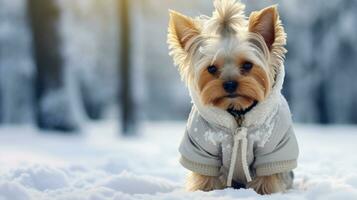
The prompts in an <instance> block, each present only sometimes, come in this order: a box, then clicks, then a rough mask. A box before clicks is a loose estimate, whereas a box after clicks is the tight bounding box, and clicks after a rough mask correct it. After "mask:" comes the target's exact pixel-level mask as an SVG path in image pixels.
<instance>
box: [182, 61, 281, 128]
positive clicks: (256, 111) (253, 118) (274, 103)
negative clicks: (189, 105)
mask: <svg viewBox="0 0 357 200" xmlns="http://www.w3.org/2000/svg"><path fill="white" fill-rule="evenodd" d="M284 77H285V70H284V66H283V65H282V66H281V67H280V70H279V71H278V72H277V76H276V81H275V84H274V86H273V88H272V90H271V92H270V94H269V95H268V97H267V98H266V99H265V100H264V101H262V102H259V103H258V104H257V105H256V106H255V107H254V108H253V109H252V110H250V111H249V112H248V113H246V114H245V115H244V121H243V124H242V126H243V127H250V126H259V125H262V124H264V123H265V122H266V121H267V120H268V119H269V117H270V116H272V115H273V114H274V113H275V112H276V111H277V109H278V107H279V105H280V103H281V90H282V87H283V82H284ZM189 92H190V95H191V98H192V102H193V104H194V106H195V107H196V109H197V111H198V112H199V114H200V115H201V116H202V117H203V118H204V119H205V120H206V121H207V122H208V123H210V124H213V125H216V126H221V127H224V128H227V129H230V130H232V131H235V129H237V128H238V124H237V122H236V120H235V119H234V117H233V116H232V115H231V114H230V113H228V112H227V111H225V110H222V109H220V108H217V107H214V106H211V105H203V104H202V102H201V100H200V96H199V91H198V88H197V87H196V86H195V84H193V83H192V82H191V83H190V84H189Z"/></svg>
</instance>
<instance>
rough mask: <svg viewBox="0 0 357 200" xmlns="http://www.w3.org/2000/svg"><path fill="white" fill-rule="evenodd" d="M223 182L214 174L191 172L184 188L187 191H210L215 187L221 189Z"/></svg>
mask: <svg viewBox="0 0 357 200" xmlns="http://www.w3.org/2000/svg"><path fill="white" fill-rule="evenodd" d="M223 188H224V184H223V183H222V181H221V180H220V179H219V177H215V176H204V175H201V174H197V173H194V172H192V173H191V174H189V176H188V178H187V183H186V189H187V190H188V191H197V190H202V191H211V190H217V189H223Z"/></svg>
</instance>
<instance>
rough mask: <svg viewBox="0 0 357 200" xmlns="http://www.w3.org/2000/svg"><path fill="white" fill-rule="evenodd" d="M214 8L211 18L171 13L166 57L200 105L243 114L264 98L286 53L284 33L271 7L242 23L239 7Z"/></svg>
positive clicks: (227, 0)
mask: <svg viewBox="0 0 357 200" xmlns="http://www.w3.org/2000/svg"><path fill="white" fill-rule="evenodd" d="M215 7H216V10H215V12H214V13H213V16H212V17H211V18H208V17H201V18H197V19H191V18H189V17H186V16H184V15H181V14H179V13H177V12H174V11H171V18H170V25H169V39H168V43H169V45H170V49H171V55H172V56H173V57H174V61H175V63H176V64H177V65H179V68H180V72H181V75H182V77H183V79H184V80H186V81H187V84H193V85H194V86H195V88H196V89H197V91H198V93H199V95H200V97H201V101H202V103H203V104H206V105H213V106H216V107H219V108H221V109H224V110H229V109H230V110H231V109H233V110H237V111H244V110H246V109H249V108H250V107H252V106H253V105H255V104H256V103H258V102H260V101H263V100H264V99H265V98H266V97H267V96H268V95H269V92H270V90H271V88H272V86H273V84H274V78H275V73H276V71H277V70H278V68H279V67H281V65H282V62H283V58H284V54H285V52H286V50H285V48H284V45H285V43H286V39H285V38H286V36H285V32H284V29H283V27H282V26H281V22H280V20H279V15H278V12H277V9H276V7H269V8H265V9H263V10H261V11H258V12H253V13H252V14H251V15H250V17H249V20H248V21H247V20H246V18H245V16H244V14H243V10H244V5H243V4H241V3H240V2H238V3H237V2H235V1H234V0H216V1H215Z"/></svg>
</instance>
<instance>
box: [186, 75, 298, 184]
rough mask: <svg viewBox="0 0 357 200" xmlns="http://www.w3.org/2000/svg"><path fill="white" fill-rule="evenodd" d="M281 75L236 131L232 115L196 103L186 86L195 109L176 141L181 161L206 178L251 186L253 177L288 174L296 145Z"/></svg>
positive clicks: (195, 96) (295, 164) (292, 167)
mask: <svg viewBox="0 0 357 200" xmlns="http://www.w3.org/2000/svg"><path fill="white" fill-rule="evenodd" d="M283 78H284V71H282V72H281V73H280V74H279V75H278V78H277V82H276V84H275V86H274V87H273V90H272V92H271V94H270V95H269V97H268V98H267V99H266V100H265V101H263V102H260V103H258V104H257V105H256V106H255V107H254V108H253V109H252V110H251V111H249V112H248V113H247V114H245V116H244V120H243V123H242V126H240V127H238V125H237V123H236V122H235V120H234V118H233V116H231V115H230V114H229V113H228V112H226V111H223V110H220V109H218V108H214V107H207V106H204V105H202V104H200V102H199V101H198V95H197V93H195V90H194V88H190V92H191V97H192V99H193V102H194V105H193V107H192V111H191V113H190V117H189V119H188V122H187V127H186V132H185V135H184V138H183V140H182V142H181V145H180V148H179V151H180V153H181V155H182V156H181V159H180V163H181V164H182V165H183V166H184V167H185V168H187V169H189V170H191V171H193V172H196V173H199V174H202V175H206V176H221V177H224V178H225V180H226V181H227V185H228V186H230V184H231V180H232V179H233V180H235V181H237V182H240V183H244V184H245V183H247V182H250V181H251V179H252V177H254V176H267V175H272V174H276V173H283V172H289V171H291V170H292V169H294V168H295V167H296V166H297V158H298V145H297V141H296V137H295V134H294V130H293V127H292V120H291V114H290V110H289V107H288V104H287V102H286V100H285V98H284V97H283V96H282V95H281V92H280V91H281V87H282V82H283Z"/></svg>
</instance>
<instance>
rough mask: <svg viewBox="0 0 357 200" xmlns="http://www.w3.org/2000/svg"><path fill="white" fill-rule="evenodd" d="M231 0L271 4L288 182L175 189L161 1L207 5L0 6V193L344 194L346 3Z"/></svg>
mask: <svg viewBox="0 0 357 200" xmlns="http://www.w3.org/2000/svg"><path fill="white" fill-rule="evenodd" d="M242 1H243V2H244V3H247V13H249V12H250V11H253V10H257V9H261V8H263V7H265V6H268V5H273V4H278V5H279V11H280V14H281V18H282V20H283V24H284V26H285V28H286V31H287V34H288V45H287V48H288V51H289V52H288V54H287V58H286V65H285V66H286V77H285V84H284V88H283V93H284V95H285V96H286V98H287V100H288V103H289V106H290V108H291V111H292V115H293V120H294V122H295V126H294V127H295V132H296V136H297V139H298V142H299V148H300V156H299V160H298V162H299V164H298V168H297V169H296V170H295V171H294V172H295V177H296V179H295V183H294V186H293V189H291V190H289V191H288V192H286V193H278V194H273V195H268V196H261V195H258V194H256V193H255V192H254V191H253V190H252V189H240V190H234V189H225V190H217V191H212V192H186V191H185V190H184V182H185V177H186V175H187V173H188V171H187V170H186V169H185V168H183V167H182V166H181V165H180V164H179V162H178V159H179V156H180V154H179V152H178V146H179V143H180V142H181V139H182V136H183V133H184V130H185V126H186V120H187V117H188V115H189V112H190V109H191V103H190V102H191V100H190V97H189V95H188V91H187V88H186V87H185V85H184V83H183V82H182V81H181V80H180V77H179V74H178V73H177V69H176V68H175V67H174V66H173V63H172V59H171V58H170V57H169V56H168V49H167V44H166V34H167V24H168V9H174V10H177V11H180V12H182V13H184V14H187V15H190V16H197V15H201V14H203V15H211V11H212V9H213V5H212V2H211V1H207V0H167V1H155V0H106V1H97V0H47V1H42V0H11V1H9V0H0V200H52V199H54V200H87V199H88V200H106V199H115V200H183V199H185V200H187V199H192V200H196V199H197V200H201V199H208V200H210V199H212V200H213V199H218V200H231V199H232V200H233V199H281V200H290V199H294V200H300V199H308V200H315V199H318V200H320V199H321V200H330V199H331V200H335V199H336V200H340V199H343V200H349V199H351V200H352V199H353V200H355V199H357V170H356V169H357V156H356V155H355V154H356V153H357V145H356V141H357V114H356V113H357V112H356V111H357V109H356V103H357V84H356V83H355V77H356V75H357V57H356V56H355V55H356V54H357V45H356V44H357V34H356V30H355V29H356V27H357V24H356V23H357V20H356V19H357V12H356V11H357V1H353V0H341V1H325V0H316V1H310V0H289V1H283V0H267V1H259V0H242ZM125 11H128V12H125ZM123 41H124V42H123Z"/></svg>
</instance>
